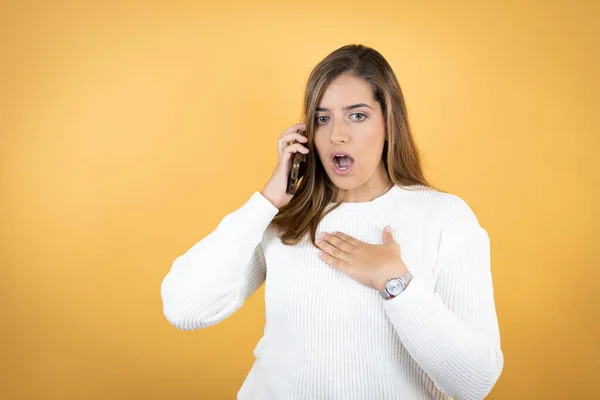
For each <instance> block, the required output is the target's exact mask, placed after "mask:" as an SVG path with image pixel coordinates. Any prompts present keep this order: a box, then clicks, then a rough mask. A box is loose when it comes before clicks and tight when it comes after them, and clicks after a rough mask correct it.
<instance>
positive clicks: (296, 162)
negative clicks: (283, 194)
mask: <svg viewBox="0 0 600 400" xmlns="http://www.w3.org/2000/svg"><path fill="white" fill-rule="evenodd" d="M304 161H306V154H302V153H294V156H293V157H292V169H291V171H290V176H289V178H288V187H287V193H288V194H296V185H297V184H298V175H299V171H300V164H301V163H303V162H304Z"/></svg>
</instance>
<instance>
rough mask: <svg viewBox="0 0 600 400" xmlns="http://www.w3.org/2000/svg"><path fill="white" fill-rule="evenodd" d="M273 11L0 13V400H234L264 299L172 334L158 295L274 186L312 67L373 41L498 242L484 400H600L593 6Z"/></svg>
mask: <svg viewBox="0 0 600 400" xmlns="http://www.w3.org/2000/svg"><path fill="white" fill-rule="evenodd" d="M50 3H52V4H50ZM84 3H85V5H84ZM281 3H283V2H275V1H273V2H271V3H268V2H245V1H241V0H237V1H233V2H215V3H214V4H213V3H206V4H201V3H200V2H194V3H187V4H185V3H178V2H175V1H163V2H160V3H158V2H154V3H152V2H116V1H114V2H101V1H95V2H73V3H72V4H66V3H60V2H42V1H39V2H35V3H34V2H21V1H12V2H6V1H4V2H2V3H1V9H0V43H1V44H0V46H1V48H0V50H1V62H0V163H1V164H0V165H1V169H0V173H1V182H0V193H1V205H0V216H1V221H0V222H1V224H0V232H1V235H2V236H1V245H0V246H1V248H0V250H1V251H0V257H1V258H0V261H1V266H2V279H1V280H0V285H1V286H0V301H1V303H0V305H1V310H2V312H1V315H2V327H1V330H0V332H1V334H2V337H1V341H0V343H1V344H0V354H1V356H0V376H1V378H0V397H1V398H6V399H109V398H110V399H193V398H194V399H233V398H235V394H236V392H237V390H238V389H239V387H240V386H241V384H242V381H243V380H244V378H245V376H246V374H247V372H248V370H249V368H250V366H251V363H252V361H253V355H252V349H253V347H254V345H255V344H256V342H257V341H258V339H259V338H260V336H261V334H262V329H263V323H264V303H263V289H262V288H261V289H260V290H259V291H258V292H257V293H256V294H255V295H254V296H252V297H251V298H250V299H249V300H248V302H247V303H246V304H245V305H244V307H243V308H242V309H241V310H240V311H239V312H238V313H236V314H234V315H233V316H231V317H230V318H229V319H227V320H225V321H224V322H223V323H221V324H220V325H218V326H215V327H212V328H209V329H206V330H203V331H196V332H182V331H178V330H176V329H175V328H174V327H172V326H171V325H169V324H168V322H167V321H166V320H165V318H164V317H163V315H162V309H161V306H162V304H161V299H160V294H159V287H160V282H161V280H162V278H163V276H164V275H165V274H166V273H167V271H168V269H169V268H170V266H171V263H172V261H173V260H174V258H175V257H176V256H177V255H179V254H181V253H182V252H184V251H185V250H187V249H188V248H189V247H191V246H192V245H193V244H194V243H196V242H197V241H198V240H200V239H201V238H202V237H204V236H205V235H207V234H208V233H209V232H210V231H211V230H213V229H214V228H215V227H216V224H217V223H218V222H219V221H220V220H221V218H222V217H223V216H224V215H225V214H227V213H229V212H231V211H233V210H235V209H236V208H238V207H240V206H241V205H242V204H243V202H245V201H246V200H247V199H248V198H249V197H250V196H251V194H252V193H253V192H254V191H255V190H260V189H261V188H262V187H263V185H264V184H265V183H266V181H267V180H268V178H269V176H270V173H271V171H272V169H273V167H274V166H275V162H276V160H277V151H276V147H277V146H276V139H277V137H278V136H279V134H280V133H281V132H282V131H283V130H284V129H286V128H287V127H288V126H289V125H292V124H293V123H296V122H298V121H299V117H300V111H301V105H302V104H301V100H302V95H303V89H304V84H305V82H306V78H307V77H308V74H309V72H310V70H311V69H312V68H313V67H314V65H316V63H317V62H319V61H320V60H321V59H322V58H323V57H325V56H326V55H327V54H328V53H329V52H331V51H333V50H335V49H336V48H338V47H340V46H342V45H345V44H348V43H362V44H365V45H368V46H372V47H374V48H375V49H377V50H378V51H380V52H381V53H382V54H383V55H384V56H385V57H386V58H387V59H388V61H389V62H390V64H391V65H392V67H393V68H394V70H395V72H396V73H397V76H398V78H399V80H400V83H401V86H402V87H403V90H404V94H405V96H406V99H407V103H408V109H409V113H410V118H411V122H412V125H413V127H414V130H415V134H416V138H417V141H418V144H419V146H420V147H421V149H422V151H423V154H424V157H425V168H426V174H427V176H428V177H429V178H430V179H431V180H432V182H433V183H434V184H436V185H439V186H440V187H441V188H442V189H444V190H447V191H450V192H452V193H455V194H458V195H460V196H462V197H463V198H464V199H465V200H467V202H469V204H470V205H471V206H472V208H473V209H474V210H475V212H476V214H477V215H478V217H479V219H480V222H481V223H482V225H483V226H484V227H485V228H486V229H487V230H488V232H489V234H490V237H491V240H492V266H493V273H494V283H495V290H496V301H497V309H498V315H499V319H500V328H501V335H502V345H503V350H504V353H505V358H506V361H505V369H504V372H503V374H502V377H501V378H500V380H499V382H498V384H497V385H496V387H495V388H494V390H493V392H492V395H490V397H489V398H491V399H563V398H564V399H584V398H599V397H600V388H599V386H598V385H597V379H598V373H599V370H600V365H599V361H598V360H599V358H600V354H599V351H598V338H599V337H600V329H599V326H600V324H599V323H598V317H599V315H598V305H600V295H599V294H598V293H600V290H598V283H599V280H598V277H599V272H598V270H599V268H600V254H599V250H598V237H599V236H600V230H599V228H598V226H599V224H600V218H599V217H600V215H599V208H598V194H599V193H598V188H599V186H600V185H599V184H600V174H599V168H598V162H597V161H596V153H597V151H598V149H599V148H600V147H599V145H600V139H599V136H600V133H599V127H600V125H599V123H598V119H597V117H598V109H599V106H600V104H599V100H598V99H599V96H598V92H599V90H600V85H599V79H598V75H597V74H598V70H599V69H600V68H599V67H600V65H599V63H598V60H599V55H598V50H599V49H600V45H599V43H598V38H600V28H599V24H598V16H599V15H600V7H599V6H598V2H596V3H595V4H593V2H591V1H590V2H585V1H579V2H573V1H570V2H567V1H563V2H545V1H538V2H533V1H527V2H523V1H521V2H516V1H512V2H487V3H486V4H487V5H486V4H483V3H482V2H479V1H472V2H468V3H466V2H460V3H456V2H437V3H434V2H416V1H388V2H382V1H369V2H346V1H326V2H325V1H314V2H295V3H289V4H287V5H282V4H281Z"/></svg>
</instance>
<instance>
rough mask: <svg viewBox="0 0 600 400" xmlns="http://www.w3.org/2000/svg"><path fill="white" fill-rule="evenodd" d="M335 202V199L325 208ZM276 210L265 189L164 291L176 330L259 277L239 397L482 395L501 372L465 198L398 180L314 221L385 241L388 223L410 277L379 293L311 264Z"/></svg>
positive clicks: (486, 274)
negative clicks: (282, 230)
mask: <svg viewBox="0 0 600 400" xmlns="http://www.w3.org/2000/svg"><path fill="white" fill-rule="evenodd" d="M330 206H331V205H330ZM277 213H278V209H277V208H276V207H275V206H274V205H273V204H272V203H271V202H270V201H269V200H267V199H266V198H265V197H264V196H263V195H262V194H261V193H260V192H258V191H257V192H254V194H253V195H252V196H251V197H250V198H249V199H248V201H247V202H246V203H245V204H243V205H242V206H241V207H240V208H239V209H237V210H235V211H233V212H231V213H229V214H228V215H226V216H225V217H224V218H223V219H222V220H221V222H220V223H219V224H218V226H217V228H216V229H215V230H214V231H212V232H211V233H210V234H209V235H207V236H206V237H205V238H203V239H202V240H200V241H199V242H198V243H197V244H195V245H194V246H193V247H192V248H190V249H189V250H188V251H187V252H185V254H183V255H181V256H179V257H177V258H176V259H175V261H174V262H173V264H172V266H171V269H170V271H169V272H168V273H167V275H166V276H165V277H164V279H163V281H162V284H161V296H162V300H163V312H164V315H165V317H166V318H167V320H168V321H169V322H170V323H171V324H173V325H174V326H175V327H177V328H179V329H182V330H194V329H200V328H204V327H208V326H211V325H215V324H217V323H219V322H220V321H222V320H223V319H225V318H227V317H228V316H229V315H231V314H232V313H234V312H235V311H236V310H238V309H239V308H240V307H241V306H242V304H243V303H244V301H245V300H246V299H247V298H248V297H249V296H250V295H252V294H253V293H254V292H255V291H256V290H257V288H258V287H260V286H261V285H262V284H263V283H264V282H265V280H266V285H265V307H266V324H265V329H264V335H263V337H262V338H261V339H260V341H259V342H258V344H257V345H256V347H255V349H254V355H255V357H256V360H255V362H254V364H253V366H252V368H251V370H250V372H249V374H248V376H247V377H246V380H245V381H244V384H243V385H242V387H241V389H240V390H239V392H238V397H237V398H238V399H241V400H250V399H256V400H270V399H273V400H287V399H290V400H291V399H294V400H297V399H303V400H304V399H323V400H335V399H340V400H341V399H344V400H358V399H360V400H380V399H403V400H413V399H448V398H451V397H452V398H456V399H481V398H483V397H485V396H486V395H487V394H488V393H489V391H490V390H491V388H492V387H493V385H494V384H495V383H496V381H497V379H498V378H499V376H500V373H501V371H502V368H503V364H504V358H503V353H502V350H501V348H500V333H499V329H498V320H497V316H496V309H495V303H494V294H493V285H492V275H491V269H490V241H489V237H488V234H487V231H486V230H485V229H484V228H482V227H481V226H480V225H479V222H478V220H477V218H476V216H475V214H474V212H473V211H472V209H471V208H470V207H469V205H468V204H467V203H466V202H465V201H464V200H462V199H461V198H460V197H458V196H457V195H454V194H449V193H442V192H439V191H436V190H434V189H431V188H429V187H426V186H421V185H416V186H411V187H409V188H403V187H400V186H397V185H396V186H393V187H392V189H390V190H389V191H388V192H386V193H385V194H384V195H383V196H380V197H378V198H376V199H374V200H372V201H368V202H359V203H344V204H342V205H341V206H340V207H339V208H338V209H336V210H334V211H333V212H331V213H330V214H328V215H327V216H326V217H325V218H324V219H323V220H322V221H321V223H320V225H319V229H318V230H317V234H318V233H320V232H333V231H340V232H343V233H346V234H348V235H350V236H353V237H355V238H357V239H359V240H361V241H364V242H367V243H371V244H381V243H382V232H383V228H384V227H385V226H386V225H388V224H389V225H391V226H392V228H393V231H392V232H393V235H394V239H395V241H396V242H397V243H398V244H399V245H400V248H401V255H402V259H403V261H404V263H405V264H406V266H407V267H408V269H409V270H410V271H411V272H412V274H413V275H414V278H413V280H412V282H411V283H410V284H409V286H408V287H407V289H406V290H405V291H404V292H403V293H402V294H400V295H399V296H397V297H395V298H393V299H391V300H384V299H383V298H382V297H381V296H380V295H379V293H378V292H377V291H376V290H374V289H372V288H369V287H366V286H364V285H362V284H360V283H358V282H357V281H355V280H353V279H351V278H349V277H348V276H347V275H345V274H344V273H343V272H341V271H338V270H336V269H335V268H333V267H330V266H329V265H327V264H326V263H325V262H324V261H322V260H321V259H319V257H318V256H317V252H318V250H319V249H317V248H316V247H314V246H313V245H312V243H310V241H309V240H308V237H307V238H305V239H303V241H301V242H300V243H298V244H297V245H294V246H287V245H284V244H283V243H281V241H280V240H279V238H278V237H277V235H276V231H275V228H274V227H273V226H272V225H271V224H270V222H271V221H272V219H273V218H274V217H275V215H276V214H277Z"/></svg>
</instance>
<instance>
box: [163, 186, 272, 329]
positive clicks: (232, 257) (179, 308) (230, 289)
mask: <svg viewBox="0 0 600 400" xmlns="http://www.w3.org/2000/svg"><path fill="white" fill-rule="evenodd" d="M278 212H279V210H278V209H277V207H275V206H274V205H273V204H272V203H271V202H270V201H269V200H267V199H266V198H265V197H264V196H263V195H262V194H261V193H260V192H258V191H257V192H255V193H254V194H253V195H252V196H251V197H250V199H249V200H248V201H247V202H246V203H244V204H243V205H242V206H241V207H240V208H239V209H237V210H235V211H234V212H232V213H230V214H228V215H226V216H225V217H224V218H223V219H222V220H221V222H220V223H219V224H218V226H217V228H216V229H215V230H214V231H212V232H211V233H210V234H208V235H207V236H206V237H204V238H203V239H202V240H200V241H199V242H198V243H196V244H195V245H194V246H193V247H192V248H190V249H189V250H188V251H187V252H185V253H184V254H183V255H180V256H179V257H177V258H176V259H175V260H174V262H173V264H172V265H171V269H170V271H169V272H168V273H167V275H166V276H165V277H164V278H163V280H162V283H161V287H160V292H161V297H162V302H163V313H164V315H165V317H166V318H167V320H168V321H169V322H170V323H171V324H173V325H174V326H175V327H177V328H179V329H182V330H194V329H199V328H203V327H207V326H211V325H215V324H217V323H219V322H220V321H222V320H224V319H225V318H227V317H228V316H229V315H231V314H233V313H234V312H235V311H237V310H238V309H239V308H240V307H241V306H242V304H243V303H244V301H245V300H246V299H247V298H248V297H249V296H250V295H252V294H253V293H254V292H255V291H256V289H258V288H259V287H260V286H261V285H262V284H263V282H264V281H265V259H264V255H263V251H262V246H261V245H260V244H261V241H262V238H263V235H264V232H265V230H266V228H267V227H268V225H269V223H270V222H271V221H272V220H273V218H274V217H275V216H276V215H277V213H278Z"/></svg>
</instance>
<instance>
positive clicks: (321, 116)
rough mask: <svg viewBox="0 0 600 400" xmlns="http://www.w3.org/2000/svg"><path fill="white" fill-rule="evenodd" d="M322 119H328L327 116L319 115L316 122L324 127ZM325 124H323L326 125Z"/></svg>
mask: <svg viewBox="0 0 600 400" xmlns="http://www.w3.org/2000/svg"><path fill="white" fill-rule="evenodd" d="M320 118H327V116H325V115H319V116H318V117H316V118H315V120H316V121H317V124H318V125H322V124H321V123H320V122H322V121H323V120H321V119H320ZM324 123H325V122H323V124H324Z"/></svg>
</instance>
